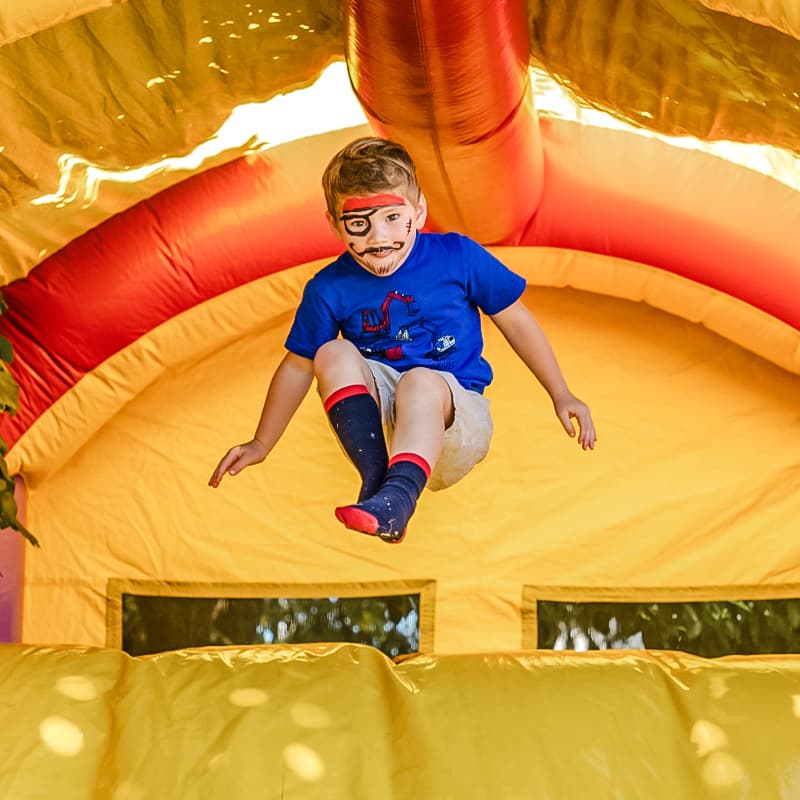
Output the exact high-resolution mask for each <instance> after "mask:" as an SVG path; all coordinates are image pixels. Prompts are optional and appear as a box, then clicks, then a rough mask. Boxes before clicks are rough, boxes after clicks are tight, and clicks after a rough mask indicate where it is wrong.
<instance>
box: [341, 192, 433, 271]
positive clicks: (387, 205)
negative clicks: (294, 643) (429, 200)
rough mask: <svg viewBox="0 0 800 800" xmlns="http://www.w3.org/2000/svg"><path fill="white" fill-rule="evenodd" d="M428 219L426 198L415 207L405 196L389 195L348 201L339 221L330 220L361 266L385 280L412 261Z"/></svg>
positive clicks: (347, 198) (388, 193)
mask: <svg viewBox="0 0 800 800" xmlns="http://www.w3.org/2000/svg"><path fill="white" fill-rule="evenodd" d="M426 215H427V208H426V204H425V197H424V196H422V195H420V199H419V202H418V203H412V202H411V201H410V200H409V199H408V198H407V197H406V196H405V195H403V194H400V193H393V192H387V193H383V194H374V195H369V196H366V197H346V198H344V200H343V201H342V203H341V205H340V206H339V211H338V218H336V219H334V218H332V217H331V216H330V214H329V215H328V219H329V220H330V223H331V225H332V226H333V230H334V232H335V233H336V236H337V237H338V238H339V240H340V241H341V242H343V243H344V245H345V247H347V250H348V252H349V253H350V255H352V256H353V258H354V259H355V260H356V262H357V263H358V265H359V266H360V267H363V268H364V269H365V270H367V272H371V273H372V274H373V275H378V276H380V277H383V276H385V275H391V274H392V273H393V272H395V271H396V270H397V269H399V268H400V266H401V265H402V264H403V262H404V261H405V260H406V258H408V254H409V253H410V252H411V248H412V246H413V244H414V240H415V239H416V237H417V231H418V230H419V229H420V228H421V227H422V226H423V225H424V224H425V217H426Z"/></svg>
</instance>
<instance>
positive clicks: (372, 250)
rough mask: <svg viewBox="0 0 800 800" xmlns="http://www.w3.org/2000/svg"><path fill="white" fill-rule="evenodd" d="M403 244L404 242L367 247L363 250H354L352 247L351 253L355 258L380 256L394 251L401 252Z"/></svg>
mask: <svg viewBox="0 0 800 800" xmlns="http://www.w3.org/2000/svg"><path fill="white" fill-rule="evenodd" d="M404 244H405V243H404V242H395V243H394V244H391V245H383V246H381V247H367V248H366V249H364V250H356V249H355V247H353V252H354V253H355V254H356V255H357V256H368V255H372V254H374V255H380V254H381V253H391V252H394V251H395V250H401V249H402V248H403V245H404Z"/></svg>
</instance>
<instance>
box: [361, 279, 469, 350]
mask: <svg viewBox="0 0 800 800" xmlns="http://www.w3.org/2000/svg"><path fill="white" fill-rule="evenodd" d="M398 304H399V309H398ZM398 310H399V316H400V318H401V324H400V325H399V326H398V327H397V329H396V331H395V332H394V333H393V332H392V315H394V316H395V322H397V320H396V317H397V312H398ZM419 313H420V308H419V305H418V303H417V302H416V301H415V300H414V298H413V296H412V295H408V294H404V293H403V292H397V291H391V292H389V293H388V294H387V295H386V299H385V300H384V301H383V303H382V304H381V307H380V309H377V308H370V309H366V310H363V311H362V312H361V332H362V336H363V339H362V341H361V343H360V344H359V350H360V351H361V352H362V353H363V354H364V356H366V357H367V358H370V357H373V358H374V357H375V356H378V357H381V358H385V359H386V360H387V361H400V360H401V359H402V358H403V356H404V355H405V353H404V351H403V346H404V344H406V343H409V342H413V341H416V340H417V339H419V338H420V337H423V336H424V337H426V338H427V340H428V342H429V347H428V350H427V352H425V354H424V355H425V358H431V359H433V360H439V359H442V358H445V356H448V355H450V354H451V353H452V352H453V351H454V350H455V347H456V337H455V336H453V335H451V334H442V333H441V331H440V330H438V329H436V328H433V327H432V326H431V325H429V324H428V323H426V322H425V320H424V319H422V318H421V317H420V316H419Z"/></svg>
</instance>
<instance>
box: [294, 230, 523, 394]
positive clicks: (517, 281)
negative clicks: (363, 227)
mask: <svg viewBox="0 0 800 800" xmlns="http://www.w3.org/2000/svg"><path fill="white" fill-rule="evenodd" d="M525 285H526V282H525V279H524V278H522V277H521V276H519V275H517V274H516V273H515V272H512V271H511V270H510V269H508V267H506V266H505V265H504V264H502V263H501V262H500V261H498V260H497V259H496V258H495V257H494V256H493V255H491V253H489V252H488V251H487V250H485V249H484V248H483V247H481V245H479V244H477V243H476V242H474V241H473V240H472V239H469V238H467V237H466V236H462V235H460V234H457V233H445V234H438V233H420V234H418V235H417V238H416V240H415V242H414V246H413V248H412V250H411V252H410V253H409V255H408V258H407V259H406V260H405V262H404V263H403V264H402V266H401V267H400V268H399V269H398V270H396V271H395V272H393V273H392V274H391V275H386V276H377V275H373V274H372V273H370V272H367V270H365V269H364V268H363V267H360V266H359V265H358V264H357V263H356V261H355V260H354V259H353V257H352V256H351V255H350V254H349V253H344V254H342V255H341V256H340V257H339V258H338V259H336V261H334V262H333V263H331V264H328V266H326V267H324V268H323V269H322V270H320V271H319V272H318V273H317V274H316V275H315V276H314V277H313V278H312V279H311V280H310V281H309V282H308V283H307V284H306V287H305V290H304V292H303V299H302V301H301V302H300V305H299V307H298V309H297V312H296V314H295V319H294V324H293V325H292V328H291V330H290V331H289V336H288V338H287V340H286V348H287V349H288V350H289V351H290V352H292V353H296V354H297V355H300V356H304V357H305V358H313V357H314V355H315V354H316V352H317V350H318V349H319V347H321V346H322V345H323V344H325V343H326V342H329V341H331V340H332V339H336V338H337V336H338V335H339V333H341V335H342V338H344V339H347V340H349V341H351V342H353V344H354V345H355V346H356V347H357V348H358V350H359V351H360V352H361V354H362V355H363V356H364V357H365V358H371V359H376V360H378V361H382V362H384V363H385V364H389V365H390V366H392V367H394V368H395V369H396V370H398V371H400V372H404V371H405V370H408V369H411V368H412V367H420V366H422V367H429V368H431V369H438V370H442V371H445V372H452V373H453V375H455V376H456V378H457V379H458V381H459V383H461V385H462V386H464V387H465V388H467V389H471V390H473V391H476V392H480V393H483V390H484V389H485V388H486V386H488V385H489V383H491V380H492V368H491V367H490V366H489V363H488V362H487V361H486V359H484V358H483V356H482V355H481V354H482V351H483V335H482V333H481V323H480V314H479V313H478V309H480V310H481V311H483V312H484V313H485V314H489V315H491V314H497V313H498V312H500V311H502V310H503V309H505V308H507V307H508V306H510V305H511V304H512V303H514V302H515V301H516V300H518V299H519V297H520V296H521V295H522V293H523V291H524V290H525Z"/></svg>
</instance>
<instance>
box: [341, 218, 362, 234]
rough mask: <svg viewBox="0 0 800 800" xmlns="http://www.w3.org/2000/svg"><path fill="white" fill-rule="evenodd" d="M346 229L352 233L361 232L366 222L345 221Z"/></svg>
mask: <svg viewBox="0 0 800 800" xmlns="http://www.w3.org/2000/svg"><path fill="white" fill-rule="evenodd" d="M346 223H347V227H348V228H349V229H350V230H353V231H361V230H364V228H366V227H367V221H366V220H365V219H357V218H351V219H348V220H346Z"/></svg>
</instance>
